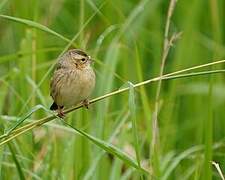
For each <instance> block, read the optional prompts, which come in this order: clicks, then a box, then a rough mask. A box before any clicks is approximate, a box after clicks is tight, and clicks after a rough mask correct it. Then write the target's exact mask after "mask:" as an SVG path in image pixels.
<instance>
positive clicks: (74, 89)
mask: <svg viewBox="0 0 225 180" xmlns="http://www.w3.org/2000/svg"><path fill="white" fill-rule="evenodd" d="M91 63H92V60H91V58H90V56H88V55H87V54H86V53H85V52H83V51H82V50H79V49H71V50H69V51H68V52H66V53H65V54H64V55H62V56H61V57H60V58H59V60H58V63H57V65H56V70H55V72H54V75H53V78H52V80H51V83H50V89H51V93H50V95H51V96H52V98H53V100H54V102H53V104H52V105H51V107H50V109H51V110H57V111H58V115H59V116H60V117H64V114H63V111H62V110H63V108H64V107H66V108H68V107H71V106H74V105H77V104H78V103H81V102H83V104H84V106H86V107H87V108H88V104H89V103H88V97H89V96H90V94H91V92H92V91H93V89H94V86H95V73H94V71H93V69H92V67H91Z"/></svg>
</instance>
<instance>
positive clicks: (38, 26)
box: [0, 14, 70, 42]
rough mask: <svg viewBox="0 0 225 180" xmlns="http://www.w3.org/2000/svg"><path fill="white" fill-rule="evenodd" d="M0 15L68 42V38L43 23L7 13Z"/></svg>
mask: <svg viewBox="0 0 225 180" xmlns="http://www.w3.org/2000/svg"><path fill="white" fill-rule="evenodd" d="M0 17H1V18H4V19H8V20H11V21H15V22H18V23H21V24H25V25H27V26H30V27H33V28H36V29H39V30H41V31H44V32H47V33H49V34H52V35H54V36H57V37H59V38H60V39H62V40H64V41H66V42H70V39H68V38H66V37H64V36H63V35H61V34H59V33H57V32H55V31H53V30H51V29H50V28H48V27H46V26H44V25H42V24H40V23H37V22H34V21H31V20H28V19H22V18H18V17H13V16H7V15H3V14H0Z"/></svg>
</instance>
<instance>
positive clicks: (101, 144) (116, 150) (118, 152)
mask: <svg viewBox="0 0 225 180" xmlns="http://www.w3.org/2000/svg"><path fill="white" fill-rule="evenodd" d="M63 122H64V123H65V124H66V125H67V126H69V127H71V128H72V129H74V131H75V132H77V133H79V134H80V135H81V136H83V137H85V138H87V139H88V140H90V141H92V142H93V143H94V144H95V145H97V146H99V147H100V148H102V149H104V150H105V151H107V152H108V153H110V154H113V155H115V156H116V157H118V158H119V159H121V160H122V161H123V162H124V163H126V164H128V165H130V166H132V167H134V168H135V169H137V170H140V171H141V172H142V173H147V174H148V173H149V172H148V171H147V170H145V169H143V168H142V167H139V165H138V164H137V163H136V162H135V161H134V160H133V159H131V158H130V157H129V156H128V155H126V154H125V153H124V152H123V151H121V150H120V149H119V148H117V147H115V146H113V145H112V144H109V143H107V142H105V141H103V140H100V139H98V138H96V137H94V136H91V135H90V134H87V133H85V132H84V131H82V130H79V129H77V128H75V127H73V126H71V125H70V124H68V123H66V122H65V121H63Z"/></svg>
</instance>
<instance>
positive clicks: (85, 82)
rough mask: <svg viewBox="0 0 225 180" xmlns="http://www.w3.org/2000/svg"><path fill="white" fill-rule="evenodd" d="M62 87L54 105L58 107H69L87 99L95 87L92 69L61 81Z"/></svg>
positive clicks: (72, 74) (71, 75) (75, 73)
mask: <svg viewBox="0 0 225 180" xmlns="http://www.w3.org/2000/svg"><path fill="white" fill-rule="evenodd" d="M62 83H63V84H64V87H61V88H60V90H59V94H58V97H57V99H56V103H57V104H58V105H59V106H64V107H71V106H74V105H77V104H79V103H81V102H82V101H83V100H85V99H87V98H88V97H89V96H90V94H91V93H92V91H93V89H94V86H95V74H94V72H93V70H92V69H87V70H83V71H82V72H81V71H78V72H74V73H71V74H70V77H69V78H68V77H65V78H63V80H62Z"/></svg>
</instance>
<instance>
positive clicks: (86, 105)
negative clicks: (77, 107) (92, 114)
mask: <svg viewBox="0 0 225 180" xmlns="http://www.w3.org/2000/svg"><path fill="white" fill-rule="evenodd" d="M89 104H90V102H89V100H88V99H85V100H83V106H84V107H86V108H87V109H89Z"/></svg>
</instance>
